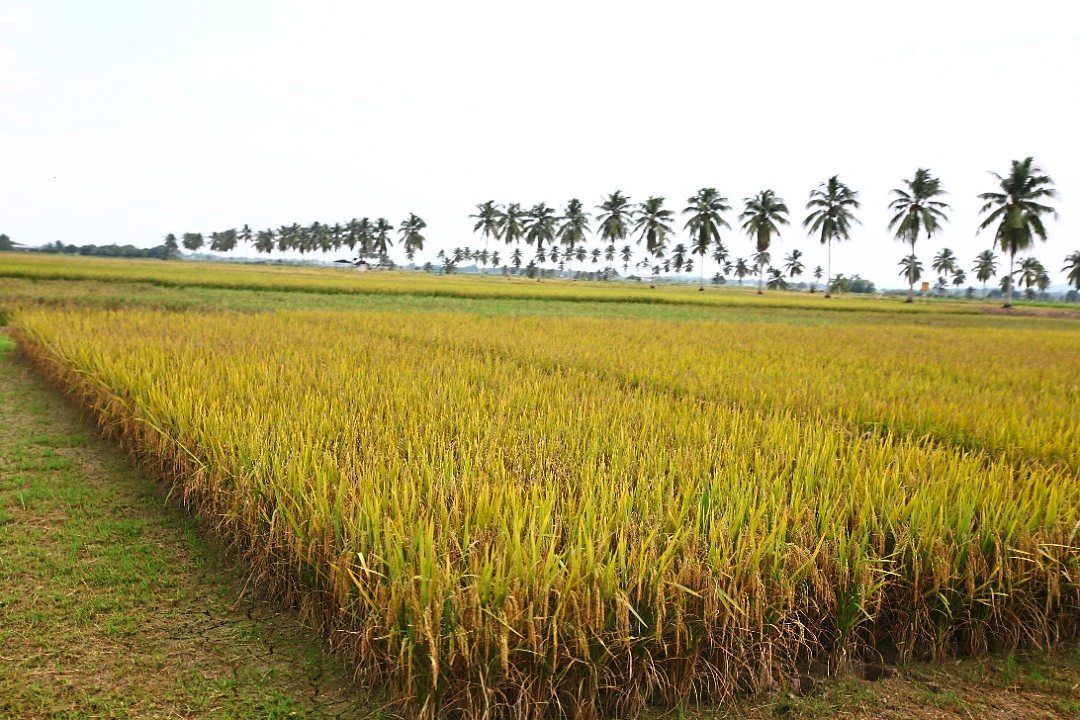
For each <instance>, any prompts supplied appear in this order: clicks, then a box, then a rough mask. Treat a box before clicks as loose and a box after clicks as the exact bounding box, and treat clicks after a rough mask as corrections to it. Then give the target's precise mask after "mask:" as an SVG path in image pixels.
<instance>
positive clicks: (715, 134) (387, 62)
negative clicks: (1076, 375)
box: [0, 0, 1080, 285]
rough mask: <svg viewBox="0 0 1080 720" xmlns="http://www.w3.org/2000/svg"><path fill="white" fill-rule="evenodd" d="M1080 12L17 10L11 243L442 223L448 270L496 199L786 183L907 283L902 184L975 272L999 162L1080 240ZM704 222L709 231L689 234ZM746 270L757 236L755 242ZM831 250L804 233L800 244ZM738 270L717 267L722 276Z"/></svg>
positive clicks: (840, 254)
mask: <svg viewBox="0 0 1080 720" xmlns="http://www.w3.org/2000/svg"><path fill="white" fill-rule="evenodd" d="M1078 6H1080V3H1077V2H1076V1H1075V0H1072V1H1069V0H1063V1H1061V2H1038V1H1034V0H1033V1H1028V2H1020V0H1012V1H1011V2H997V1H996V0H995V1H991V0H981V1H979V2H942V0H937V1H936V2H923V1H922V0H915V1H909V2H901V3H881V2H867V1H866V0H862V1H860V2H827V1H822V2H779V1H777V2H768V3H766V2H750V1H749V0H747V1H745V2H740V3H724V2H694V3H691V2H673V1H670V0H669V1H668V2H649V3H635V2H627V1H625V0H624V1H623V2H587V1H585V0H581V1H579V2H551V1H549V2H529V3H525V2H510V1H509V0H504V1H503V2H483V3H481V2H467V1H466V2H320V1H317V0H305V1H303V2H271V1H269V0H268V1H265V2H241V1H233V0H215V1H213V2H201V1H199V2H197V1H193V0H189V1H185V2H179V1H176V2H171V3H166V2H148V1H146V0H129V1H123V2H122V1H118V0H98V1H96V2H87V1H84V0H71V1H69V2H57V1H50V0H0V232H6V233H8V234H9V235H11V236H12V237H13V239H15V240H16V241H19V242H23V243H27V244H39V243H44V242H51V241H53V240H57V239H60V240H63V241H64V242H68V243H76V244H83V243H96V244H104V243H110V242H116V243H133V244H136V245H142V246H149V245H154V244H157V243H158V242H160V240H161V238H162V236H163V235H164V234H165V233H167V232H176V233H180V232H183V231H187V230H198V231H203V232H208V231H210V230H215V229H222V228H226V227H231V226H238V225H242V224H244V223H249V224H250V225H251V226H252V227H255V228H261V227H267V226H274V227H276V226H278V225H281V224H285V223H291V222H300V223H309V222H311V221H313V220H320V221H323V222H330V223H333V222H343V221H346V220H348V219H349V218H352V217H360V216H365V215H367V216H371V217H376V216H380V215H382V216H386V217H387V218H389V219H390V220H391V221H393V222H394V223H395V224H396V223H397V222H399V221H400V220H401V219H402V218H403V217H404V216H405V215H406V214H407V213H409V212H416V213H418V214H420V215H421V216H422V217H424V218H425V219H426V220H427V221H428V225H429V232H428V240H429V248H430V249H429V251H428V253H426V254H427V256H428V257H431V256H433V255H434V251H435V250H436V249H438V248H440V247H442V248H450V247H454V246H458V245H465V244H472V245H473V246H476V245H477V244H478V240H476V239H475V238H473V237H472V236H471V221H470V220H469V219H468V215H469V213H470V212H472V211H473V205H474V204H475V203H478V202H481V201H483V200H487V199H495V200H498V201H501V202H506V201H518V202H521V203H523V204H525V205H529V204H532V203H535V202H538V201H541V200H544V201H547V202H549V203H555V204H560V205H561V204H562V203H563V202H565V200H566V199H568V198H570V197H574V196H576V197H580V198H581V199H582V200H584V201H585V202H586V203H587V204H588V205H594V204H595V203H597V202H598V201H599V200H600V198H601V196H602V195H603V194H604V193H606V192H609V191H611V190H614V189H616V188H619V189H622V190H623V191H624V192H626V193H628V194H629V195H631V197H632V198H634V199H644V197H645V196H647V195H650V194H658V195H664V196H666V197H667V198H668V201H669V203H670V204H671V205H673V206H675V207H676V208H677V209H680V210H681V209H682V207H683V206H684V205H685V199H686V197H687V196H688V195H690V194H691V193H692V192H693V191H694V190H696V189H697V188H699V187H701V186H704V185H710V186H715V187H717V188H719V189H720V190H721V191H722V192H723V193H724V194H725V195H727V196H728V197H729V198H731V199H732V200H733V201H736V203H735V204H738V201H741V199H742V198H744V197H746V196H747V195H750V194H751V193H754V192H756V191H758V190H760V189H762V188H766V187H771V188H773V189H775V190H776V191H777V192H778V193H779V194H780V195H782V196H783V197H784V198H785V199H786V200H787V201H788V204H789V205H790V206H791V207H792V209H793V210H794V211H796V212H795V213H794V214H795V215H796V216H797V217H798V218H799V219H801V217H802V215H803V214H804V213H803V210H802V208H803V205H804V203H805V201H806V195H807V193H808V191H809V190H810V189H811V188H812V187H813V186H814V185H815V184H817V183H818V182H820V181H821V180H823V179H825V178H826V177H827V176H829V175H831V174H833V173H839V174H840V177H841V179H842V180H845V181H847V182H848V184H849V185H851V186H853V187H854V188H856V189H858V190H859V191H860V192H861V197H862V200H863V203H864V208H863V211H862V213H861V216H862V220H863V223H864V225H863V226H862V227H861V228H859V229H857V231H856V232H855V234H854V237H853V238H852V242H851V243H849V244H846V245H844V246H843V247H840V248H837V249H836V250H834V271H835V272H842V273H846V274H851V273H855V272H861V273H862V274H863V275H864V276H869V277H871V278H872V279H874V280H875V281H877V282H878V283H879V284H882V283H884V284H888V285H900V284H901V280H900V279H899V278H898V277H897V273H898V268H897V266H896V264H897V261H898V260H899V258H900V257H901V256H902V255H904V254H905V252H904V248H903V247H902V246H901V245H900V244H899V243H896V242H895V241H893V240H892V239H891V234H890V233H888V232H887V230H886V227H885V226H886V223H887V219H888V215H887V211H886V209H885V206H886V203H887V201H888V191H889V189H890V188H892V187H894V186H896V185H897V184H898V181H899V180H900V178H902V177H909V176H910V175H911V174H912V173H913V171H914V170H915V168H916V167H919V166H926V167H929V168H931V169H932V170H933V171H934V172H935V173H937V174H938V175H940V176H941V178H942V179H943V182H944V184H945V186H946V188H947V189H948V190H949V191H950V201H951V202H952V204H953V207H954V212H953V215H952V220H951V222H950V224H949V226H948V228H947V229H946V230H945V232H943V233H942V234H941V236H940V237H939V238H935V239H934V241H933V242H932V243H929V244H928V243H925V242H923V243H921V244H922V247H921V249H920V250H919V254H920V256H921V257H922V258H923V259H924V260H925V261H927V263H928V261H929V260H930V257H931V256H932V254H933V252H935V251H936V250H938V249H940V248H941V247H943V246H947V247H950V248H952V249H953V250H954V251H956V252H957V254H959V255H960V257H961V260H962V261H963V263H964V264H965V266H969V265H970V262H971V259H972V257H973V256H974V255H975V253H976V252H978V251H980V250H982V249H984V248H985V247H987V246H989V244H990V240H991V238H990V235H985V236H980V237H976V236H975V226H976V223H977V209H978V202H977V201H976V199H975V197H974V196H975V194H976V193H978V192H981V191H984V190H987V189H990V188H991V185H992V179H991V178H990V176H989V175H988V174H987V171H988V170H999V171H1002V172H1004V171H1005V170H1006V169H1007V167H1008V164H1009V160H1010V159H1012V158H1021V157H1024V156H1026V155H1034V156H1035V157H1036V160H1037V161H1038V162H1039V164H1041V165H1042V166H1043V168H1044V169H1045V170H1046V171H1048V172H1049V173H1050V174H1051V175H1052V176H1053V177H1054V179H1055V180H1056V182H1057V187H1058V189H1059V191H1060V194H1061V196H1060V199H1059V201H1058V209H1059V214H1060V217H1059V219H1058V220H1057V221H1052V222H1051V223H1050V226H1049V230H1050V235H1051V239H1050V242H1048V243H1046V244H1045V245H1042V246H1040V247H1038V249H1037V250H1036V253H1035V254H1036V256H1037V257H1039V258H1040V259H1041V260H1043V262H1044V264H1045V265H1046V266H1047V267H1048V268H1049V269H1050V270H1051V272H1052V273H1053V277H1054V280H1055V282H1060V281H1061V280H1062V277H1063V275H1062V273H1061V272H1060V268H1061V266H1062V264H1063V259H1064V257H1065V255H1066V254H1067V253H1068V252H1071V251H1072V250H1074V249H1080V220H1078V219H1077V218H1078V216H1080V140H1078V137H1080V112H1078V111H1080V10H1078ZM680 226H681V223H680ZM727 243H728V245H729V247H730V248H731V249H732V250H733V251H734V253H735V254H738V255H744V256H745V255H747V254H748V253H749V252H750V242H749V241H748V240H746V239H745V238H743V237H742V236H741V235H733V234H729V236H728V238H727ZM795 247H798V248H800V249H802V250H804V251H806V252H807V254H808V256H809V259H810V263H811V264H817V263H818V262H821V263H822V264H823V262H824V251H823V250H822V249H821V248H819V247H818V246H817V245H816V243H815V242H813V241H811V240H810V239H808V238H807V237H806V236H805V234H804V233H803V232H802V230H801V228H799V226H798V224H797V223H796V224H795V225H794V226H793V227H791V228H789V229H787V230H786V231H785V232H784V233H783V235H782V238H781V240H780V242H779V244H778V246H777V248H776V250H775V251H774V254H776V253H777V252H778V253H786V252H788V251H789V250H790V249H792V248H795ZM710 267H711V265H710Z"/></svg>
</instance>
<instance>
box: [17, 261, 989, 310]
mask: <svg viewBox="0 0 1080 720" xmlns="http://www.w3.org/2000/svg"><path fill="white" fill-rule="evenodd" d="M0 278H12V279H22V280H36V281H41V280H54V281H57V280H66V281H87V280H90V281H98V282H114V283H146V284H151V285H158V286H162V287H198V288H229V289H234V290H272V291H275V292H279V293H280V292H307V293H320V294H325V295H390V296H418V297H448V298H467V299H480V300H498V299H508V300H547V301H562V302H595V303H627V304H637V305H669V306H690V307H707V308H708V307H711V308H723V307H745V306H748V305H750V306H753V307H758V308H760V307H779V308H804V309H817V310H828V311H861V312H879V313H889V314H914V315H920V314H927V313H937V312H949V313H978V312H981V308H980V307H979V305H978V304H976V303H972V302H967V301H954V300H947V299H936V300H935V301H934V302H933V304H932V305H930V304H916V305H903V304H901V303H900V301H899V300H898V299H896V298H891V299H889V300H887V301H881V300H877V299H875V298H872V297H865V296H864V297H858V296H847V297H844V298H833V299H830V300H825V299H824V298H823V297H822V295H821V294H820V293H818V294H815V295H811V294H809V293H787V292H770V293H766V294H765V295H764V296H760V297H759V296H757V295H755V294H754V292H753V290H751V289H750V288H748V287H747V288H741V287H732V286H727V287H725V288H723V289H722V290H721V291H717V289H715V288H709V292H705V293H700V292H698V290H697V286H695V285H690V284H686V283H671V284H661V285H659V286H658V287H656V288H650V287H649V285H648V284H646V283H638V282H625V281H624V282H586V281H582V282H566V281H544V282H537V281H536V280H530V279H527V278H525V277H520V276H517V277H504V276H501V275H497V274H494V273H493V274H489V275H483V276H478V275H436V274H429V273H415V272H409V273H402V272H368V273H362V274H361V273H358V272H356V271H355V270H352V269H341V268H327V267H312V266H278V265H265V264H245V263H234V264H229V263H215V262H190V261H181V260H170V261H167V262H165V261H160V260H132V259H123V260H117V259H109V258H83V257H78V258H71V257H63V256H50V255H32V254H26V253H0Z"/></svg>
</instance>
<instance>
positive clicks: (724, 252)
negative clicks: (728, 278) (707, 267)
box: [712, 240, 731, 275]
mask: <svg viewBox="0 0 1080 720" xmlns="http://www.w3.org/2000/svg"><path fill="white" fill-rule="evenodd" d="M728 257H729V256H728V249H727V246H725V245H724V243H723V241H721V240H717V241H716V243H715V244H714V245H713V251H712V259H713V261H714V262H715V263H716V264H717V265H719V266H721V268H722V272H723V274H724V275H727V274H728V273H729V272H731V261H730V260H729V259H728Z"/></svg>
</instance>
